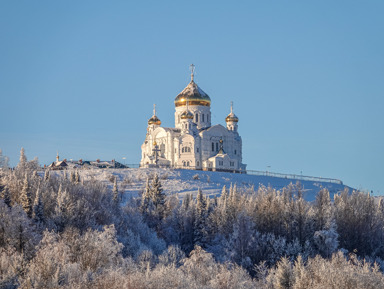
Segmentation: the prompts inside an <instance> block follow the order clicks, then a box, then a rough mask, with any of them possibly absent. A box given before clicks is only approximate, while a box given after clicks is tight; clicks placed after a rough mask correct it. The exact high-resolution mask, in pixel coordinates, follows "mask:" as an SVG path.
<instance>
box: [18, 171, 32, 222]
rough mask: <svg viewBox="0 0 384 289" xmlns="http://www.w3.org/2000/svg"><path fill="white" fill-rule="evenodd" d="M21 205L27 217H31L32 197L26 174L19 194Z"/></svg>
mask: <svg viewBox="0 0 384 289" xmlns="http://www.w3.org/2000/svg"><path fill="white" fill-rule="evenodd" d="M20 202H21V206H22V207H23V209H24V211H25V213H26V214H27V216H28V217H30V218H31V217H32V197H31V192H30V190H29V183H28V176H27V174H25V178H24V183H23V188H22V190H21V195H20Z"/></svg>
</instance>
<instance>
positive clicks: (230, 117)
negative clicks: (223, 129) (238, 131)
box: [225, 112, 239, 122]
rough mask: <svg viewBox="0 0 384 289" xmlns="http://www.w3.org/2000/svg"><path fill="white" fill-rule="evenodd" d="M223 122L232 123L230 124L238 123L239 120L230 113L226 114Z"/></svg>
mask: <svg viewBox="0 0 384 289" xmlns="http://www.w3.org/2000/svg"><path fill="white" fill-rule="evenodd" d="M225 121H226V122H229V121H232V122H238V121H239V118H238V117H237V116H236V115H235V114H234V113H233V112H231V113H230V114H228V116H227V117H226V118H225Z"/></svg>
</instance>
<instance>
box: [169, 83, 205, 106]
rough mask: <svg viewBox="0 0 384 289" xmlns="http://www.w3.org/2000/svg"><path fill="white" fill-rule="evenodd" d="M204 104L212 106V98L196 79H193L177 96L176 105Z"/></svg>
mask: <svg viewBox="0 0 384 289" xmlns="http://www.w3.org/2000/svg"><path fill="white" fill-rule="evenodd" d="M187 101H188V104H189V105H203V106H211V99H210V98H209V96H208V94H206V93H205V92H204V91H203V90H202V89H201V88H200V87H199V86H198V85H197V84H196V83H195V82H194V81H193V79H192V80H191V82H190V83H189V84H188V85H187V87H186V88H184V90H183V91H182V92H180V93H179V95H178V96H176V98H175V106H176V107H177V106H185V105H187Z"/></svg>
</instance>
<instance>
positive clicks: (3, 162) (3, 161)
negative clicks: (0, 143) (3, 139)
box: [0, 149, 9, 169]
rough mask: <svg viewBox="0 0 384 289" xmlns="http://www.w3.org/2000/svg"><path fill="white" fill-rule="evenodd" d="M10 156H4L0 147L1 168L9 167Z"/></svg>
mask: <svg viewBox="0 0 384 289" xmlns="http://www.w3.org/2000/svg"><path fill="white" fill-rule="evenodd" d="M8 163H9V158H8V157H6V156H3V152H2V150H1V149H0V168H4V169H6V168H8V167H9V164H8Z"/></svg>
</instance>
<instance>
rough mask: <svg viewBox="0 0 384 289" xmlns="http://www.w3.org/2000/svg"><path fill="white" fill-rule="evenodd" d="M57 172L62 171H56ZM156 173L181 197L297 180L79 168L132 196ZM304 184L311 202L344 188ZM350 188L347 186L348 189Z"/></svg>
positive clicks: (83, 173) (88, 177) (84, 175)
mask: <svg viewBox="0 0 384 289" xmlns="http://www.w3.org/2000/svg"><path fill="white" fill-rule="evenodd" d="M58 173H59V174H60V173H61V174H62V172H58ZM156 173H157V174H158V175H159V176H160V179H161V183H162V186H163V188H164V191H165V192H166V193H167V194H178V195H179V196H180V197H181V198H182V197H183V196H184V195H185V194H186V193H192V194H196V193H197V190H198V189H199V188H200V189H201V190H202V191H203V193H205V194H207V195H209V196H212V197H213V196H215V195H219V194H220V193H221V190H222V188H223V186H224V185H226V186H227V187H228V188H229V186H230V185H231V184H236V185H237V187H238V188H240V189H242V190H251V189H252V187H254V188H255V189H257V188H258V187H259V186H260V185H264V186H271V187H273V188H276V189H281V188H283V187H285V186H287V185H289V184H290V183H293V184H296V182H297V180H295V179H289V178H278V177H272V176H255V175H246V174H234V173H226V172H207V171H194V170H180V169H179V170H171V169H153V168H152V169H90V170H80V175H81V176H82V178H84V180H92V179H94V180H99V181H101V182H104V183H106V184H107V185H108V186H110V187H112V185H113V178H114V176H117V180H118V186H119V189H120V190H124V195H125V197H129V196H136V195H137V194H138V193H139V192H140V191H142V190H143V189H144V187H145V181H146V179H147V177H150V178H151V177H152V176H153V175H154V174H156ZM300 183H301V184H302V186H303V187H304V190H305V194H304V197H305V199H306V200H307V201H313V200H314V199H315V196H316V194H317V192H318V191H319V190H320V189H321V188H327V189H328V190H329V192H330V193H331V197H332V196H333V194H335V193H337V192H339V191H342V190H344V188H345V187H347V186H345V185H342V184H334V183H327V182H314V181H300ZM348 188H349V187H348ZM349 189H351V188H349Z"/></svg>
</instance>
